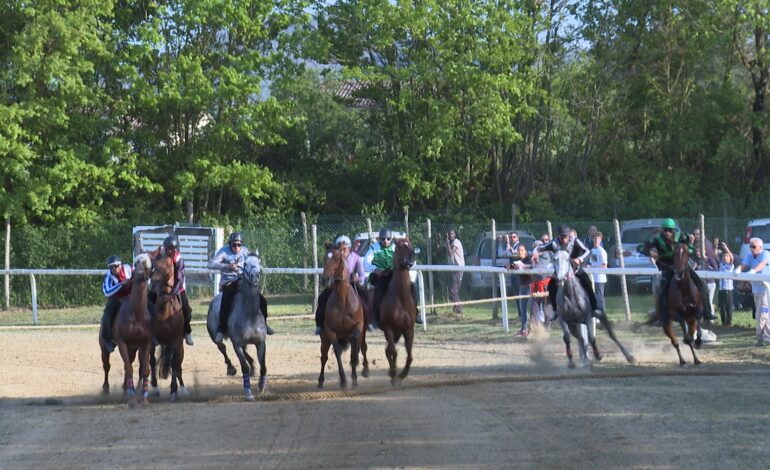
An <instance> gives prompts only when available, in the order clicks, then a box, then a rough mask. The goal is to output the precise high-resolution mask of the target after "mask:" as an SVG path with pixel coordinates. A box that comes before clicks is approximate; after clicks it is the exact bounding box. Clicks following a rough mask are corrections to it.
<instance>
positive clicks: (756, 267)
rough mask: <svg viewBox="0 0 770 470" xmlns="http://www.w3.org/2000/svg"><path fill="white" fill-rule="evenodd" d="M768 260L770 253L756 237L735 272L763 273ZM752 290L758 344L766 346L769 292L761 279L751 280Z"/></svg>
mask: <svg viewBox="0 0 770 470" xmlns="http://www.w3.org/2000/svg"><path fill="white" fill-rule="evenodd" d="M768 261H770V254H768V253H767V252H766V251H765V250H764V243H763V242H762V239H761V238H757V237H754V238H751V239H750V240H749V253H747V254H746V256H745V257H744V258H743V261H741V264H740V266H738V267H737V268H735V272H736V273H739V272H741V271H748V272H750V273H761V272H762V271H763V270H764V269H765V267H766V266H767V263H768ZM751 292H752V293H753V294H754V308H756V319H757V330H756V332H757V346H764V345H765V344H766V343H767V342H770V325H768V298H767V295H768V293H767V291H766V290H765V286H764V285H763V284H762V282H761V281H752V282H751Z"/></svg>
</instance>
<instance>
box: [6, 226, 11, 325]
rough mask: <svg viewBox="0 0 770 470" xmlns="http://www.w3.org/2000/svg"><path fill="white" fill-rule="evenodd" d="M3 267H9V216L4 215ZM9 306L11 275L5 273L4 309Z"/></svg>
mask: <svg viewBox="0 0 770 470" xmlns="http://www.w3.org/2000/svg"><path fill="white" fill-rule="evenodd" d="M5 269H11V218H10V217H8V216H6V217H5ZM9 308H11V277H10V276H9V275H8V274H6V275H5V309H6V310H8V309H9Z"/></svg>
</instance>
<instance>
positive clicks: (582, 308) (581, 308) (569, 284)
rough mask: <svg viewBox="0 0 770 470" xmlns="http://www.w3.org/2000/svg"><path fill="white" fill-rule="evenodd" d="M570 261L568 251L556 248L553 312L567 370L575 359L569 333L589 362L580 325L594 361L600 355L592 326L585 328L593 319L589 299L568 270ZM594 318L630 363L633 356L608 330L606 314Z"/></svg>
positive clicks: (582, 357) (573, 364)
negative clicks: (585, 332)
mask: <svg viewBox="0 0 770 470" xmlns="http://www.w3.org/2000/svg"><path fill="white" fill-rule="evenodd" d="M570 263H571V262H570V258H569V253H567V252H566V251H564V250H560V251H558V252H557V253H556V256H555V259H554V265H555V266H554V269H555V271H556V282H558V284H559V290H558V291H557V293H556V312H557V313H558V315H559V323H560V324H561V329H562V331H563V332H564V344H565V345H566V346H567V358H568V359H569V363H568V365H569V367H570V369H572V368H574V367H575V361H574V360H573V359H572V346H571V345H570V332H571V333H572V335H574V336H575V337H576V338H577V339H578V343H579V347H580V357H581V359H582V360H583V362H584V363H588V362H589V361H588V353H587V351H586V346H585V341H584V338H583V333H582V330H583V329H582V328H581V325H585V326H586V328H585V330H587V331H588V342H589V343H590V344H591V348H592V349H593V351H594V357H595V358H596V360H597V361H601V360H602V355H601V353H600V352H599V348H598V347H597V346H596V338H595V337H594V332H593V329H592V328H590V327H589V321H592V319H593V311H592V309H591V301H590V300H589V299H588V293H587V292H586V291H585V289H583V286H581V285H580V281H579V280H578V279H577V278H575V273H574V271H573V270H572V267H571V266H570ZM597 318H599V321H600V322H601V323H602V326H604V328H605V329H606V330H607V333H608V334H609V335H610V338H612V341H614V342H615V344H617V345H618V347H619V348H620V350H621V351H622V352H623V355H624V356H625V357H626V360H627V361H628V362H630V363H633V362H634V357H633V356H632V355H631V354H629V352H628V351H626V348H624V347H623V345H622V344H620V341H618V339H617V337H615V332H614V331H613V329H612V324H611V323H610V321H609V320H608V319H607V315H606V314H605V313H604V312H602V313H601V315H599V316H597Z"/></svg>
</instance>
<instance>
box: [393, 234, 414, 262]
mask: <svg viewBox="0 0 770 470" xmlns="http://www.w3.org/2000/svg"><path fill="white" fill-rule="evenodd" d="M414 259H415V254H414V247H413V246H412V242H411V241H410V240H409V239H408V238H402V239H400V240H396V247H395V249H394V250H393V268H398V269H411V267H412V266H414Z"/></svg>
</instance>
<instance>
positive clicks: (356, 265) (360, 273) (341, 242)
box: [315, 235, 374, 336]
mask: <svg viewBox="0 0 770 470" xmlns="http://www.w3.org/2000/svg"><path fill="white" fill-rule="evenodd" d="M334 246H335V247H336V248H337V249H339V250H341V251H342V255H343V256H344V257H345V266H346V268H347V270H348V272H349V273H350V283H351V284H352V285H353V288H354V289H355V290H356V293H357V294H358V296H359V297H360V298H361V302H362V304H363V306H364V311H367V310H369V294H368V293H367V292H366V289H365V288H364V281H365V279H366V277H365V274H364V263H363V258H361V256H359V254H358V253H356V252H355V251H353V250H352V249H351V242H350V238H349V237H348V236H347V235H341V236H339V237H337V239H336V240H335V241H334ZM328 256H331V254H329V255H328ZM332 291H333V289H332V288H331V287H329V286H327V287H325V288H324V290H323V292H321V294H320V295H319V296H318V306H317V307H316V311H315V325H316V328H315V334H316V336H317V335H320V334H321V330H322V329H323V324H324V318H325V316H326V302H327V300H329V296H330V295H331V293H332ZM369 330H374V328H373V327H372V325H371V324H370V325H369Z"/></svg>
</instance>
